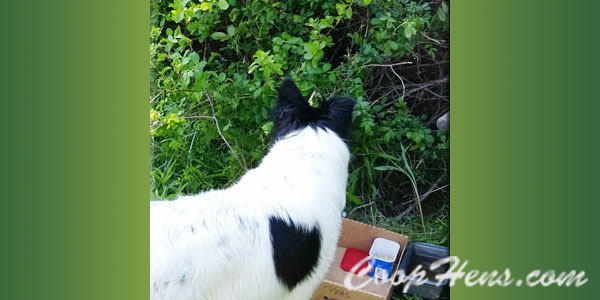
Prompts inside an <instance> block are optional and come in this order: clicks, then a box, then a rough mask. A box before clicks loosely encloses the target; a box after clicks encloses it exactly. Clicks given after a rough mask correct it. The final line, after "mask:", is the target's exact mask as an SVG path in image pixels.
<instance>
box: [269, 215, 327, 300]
mask: <svg viewBox="0 0 600 300" xmlns="http://www.w3.org/2000/svg"><path fill="white" fill-rule="evenodd" d="M269 228H270V231H271V244H272V245H273V262H274V264H275V274H276V275H277V277H278V278H279V280H281V282H282V283H283V284H284V285H285V286H286V287H287V288H288V289H289V290H292V289H293V288H294V287H295V286H296V285H297V284H298V283H299V282H300V281H302V280H303V279H305V278H306V277H307V276H308V275H310V273H311V272H312V271H313V270H314V268H315V266H316V265H317V263H318V261H319V252H320V251H321V232H320V230H319V228H318V226H315V227H312V228H310V229H309V228H306V227H303V226H301V225H296V224H294V223H293V222H292V221H291V220H289V221H288V222H286V221H284V220H283V219H282V218H280V217H277V216H272V217H270V218H269Z"/></svg>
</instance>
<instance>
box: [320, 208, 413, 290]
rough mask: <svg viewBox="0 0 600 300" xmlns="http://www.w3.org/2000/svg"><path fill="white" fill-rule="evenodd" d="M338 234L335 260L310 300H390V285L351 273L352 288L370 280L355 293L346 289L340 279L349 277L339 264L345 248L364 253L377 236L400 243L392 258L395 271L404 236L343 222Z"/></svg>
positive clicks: (388, 282) (405, 241) (346, 221)
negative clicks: (394, 260) (396, 253)
mask: <svg viewBox="0 0 600 300" xmlns="http://www.w3.org/2000/svg"><path fill="white" fill-rule="evenodd" d="M342 222H343V223H342V233H341V235H340V239H339V240H338V248H337V250H336V253H335V258H334V260H333V263H332V264H331V267H330V268H329V272H328V273H327V276H326V277H325V280H323V282H322V283H321V285H320V286H319V288H317V290H316V291H315V293H314V294H313V297H312V300H383V299H386V300H387V299H390V297H391V296H392V290H393V288H394V286H392V284H391V282H390V281H387V282H385V283H380V284H376V283H375V279H373V278H371V277H368V276H367V275H365V276H364V277H362V278H359V277H358V276H357V275H355V274H350V276H353V278H352V283H353V284H354V285H355V286H358V285H360V284H361V283H364V282H365V281H367V280H371V282H370V283H369V284H367V285H366V286H364V287H363V288H360V289H357V290H349V289H347V288H346V287H345V286H344V280H345V279H346V276H348V275H349V273H348V272H346V271H344V270H342V268H340V262H341V261H342V258H343V256H344V253H345V252H346V248H354V249H358V250H361V251H364V252H369V249H370V248H371V244H373V240H374V239H375V238H378V237H382V238H386V239H389V240H392V241H396V242H398V243H399V244H400V253H399V254H398V256H397V258H396V262H395V264H394V270H397V268H398V266H399V265H400V260H401V259H402V256H403V254H404V250H405V249H406V247H407V245H408V237H407V236H405V235H402V234H398V233H395V232H391V231H389V230H385V229H381V228H377V227H374V226H371V225H367V224H364V223H360V222H357V221H353V220H350V219H343V221H342Z"/></svg>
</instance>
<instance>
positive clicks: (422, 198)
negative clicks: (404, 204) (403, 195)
mask: <svg viewBox="0 0 600 300" xmlns="http://www.w3.org/2000/svg"><path fill="white" fill-rule="evenodd" d="M442 178H444V176H442V177H440V178H438V180H436V181H435V183H434V184H433V185H432V186H431V187H430V188H429V190H427V192H425V194H423V196H421V197H420V199H419V204H421V202H423V201H424V200H425V199H427V197H429V195H431V194H433V193H434V192H437V191H439V190H441V189H444V188H446V187H448V184H447V185H444V186H442V187H439V188H436V187H437V185H438V184H439V183H440V181H442ZM414 208H415V204H411V205H409V206H408V208H407V209H405V210H404V211H403V212H402V213H400V214H399V215H397V216H396V219H398V220H400V219H402V218H404V216H406V215H407V214H408V213H410V212H411V211H412V210H413V209H414Z"/></svg>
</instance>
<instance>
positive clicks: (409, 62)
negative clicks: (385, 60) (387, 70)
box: [363, 61, 412, 67]
mask: <svg viewBox="0 0 600 300" xmlns="http://www.w3.org/2000/svg"><path fill="white" fill-rule="evenodd" d="M411 64H412V61H403V62H399V63H395V64H388V65H385V64H368V65H364V66H363V67H395V66H400V65H411Z"/></svg>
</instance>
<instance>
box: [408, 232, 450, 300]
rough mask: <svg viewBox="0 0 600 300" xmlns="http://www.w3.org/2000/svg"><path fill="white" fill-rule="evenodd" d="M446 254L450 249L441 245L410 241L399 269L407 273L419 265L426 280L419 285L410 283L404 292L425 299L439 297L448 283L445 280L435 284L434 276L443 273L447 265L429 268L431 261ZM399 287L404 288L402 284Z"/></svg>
mask: <svg viewBox="0 0 600 300" xmlns="http://www.w3.org/2000/svg"><path fill="white" fill-rule="evenodd" d="M448 255H450V251H449V250H448V248H446V247H443V246H438V245H433V244H428V243H420V242H415V243H410V244H409V245H408V248H407V249H406V252H405V253H404V257H403V258H402V261H401V262H400V269H402V270H404V273H405V274H407V275H408V274H410V273H411V272H412V271H413V270H414V269H415V268H416V267H417V266H418V265H421V268H422V269H423V270H425V271H426V279H427V281H426V282H425V283H424V284H422V285H419V286H417V285H411V286H410V287H409V288H408V291H407V292H406V293H407V294H414V295H420V296H423V297H425V298H427V299H440V296H441V295H442V291H443V290H444V288H445V287H446V286H447V285H448V281H447V280H446V282H444V283H443V284H442V285H440V286H437V280H435V276H436V275H437V274H443V273H445V272H446V271H447V270H448V267H449V265H448V264H445V265H442V266H440V267H439V268H438V269H436V270H434V271H431V270H429V269H430V266H431V263H433V262H435V261H437V260H439V259H441V258H445V257H448ZM401 288H404V285H402V286H401Z"/></svg>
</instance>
